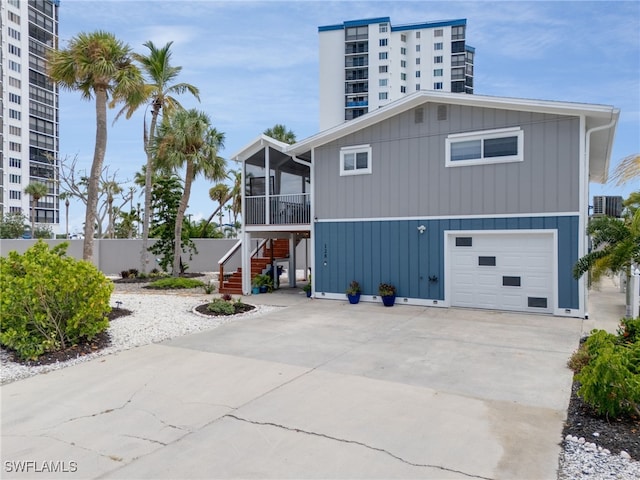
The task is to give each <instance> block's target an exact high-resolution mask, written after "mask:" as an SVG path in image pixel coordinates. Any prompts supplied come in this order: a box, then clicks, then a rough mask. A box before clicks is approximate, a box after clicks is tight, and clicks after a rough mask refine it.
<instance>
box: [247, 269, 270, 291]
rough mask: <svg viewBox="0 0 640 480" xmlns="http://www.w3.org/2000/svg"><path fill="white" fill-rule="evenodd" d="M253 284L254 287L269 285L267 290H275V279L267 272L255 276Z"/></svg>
mask: <svg viewBox="0 0 640 480" xmlns="http://www.w3.org/2000/svg"><path fill="white" fill-rule="evenodd" d="M251 285H253V286H254V287H267V291H269V292H271V291H273V280H272V279H271V277H270V276H269V275H267V274H266V273H262V274H259V275H256V276H255V277H254V278H253V280H252V282H251Z"/></svg>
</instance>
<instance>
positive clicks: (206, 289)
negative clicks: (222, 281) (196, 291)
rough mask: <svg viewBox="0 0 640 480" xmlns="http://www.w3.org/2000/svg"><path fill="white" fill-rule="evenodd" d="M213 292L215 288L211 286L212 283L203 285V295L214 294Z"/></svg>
mask: <svg viewBox="0 0 640 480" xmlns="http://www.w3.org/2000/svg"><path fill="white" fill-rule="evenodd" d="M215 291H216V286H215V285H214V284H213V282H209V283H205V284H204V293H206V294H210V293H214V292H215Z"/></svg>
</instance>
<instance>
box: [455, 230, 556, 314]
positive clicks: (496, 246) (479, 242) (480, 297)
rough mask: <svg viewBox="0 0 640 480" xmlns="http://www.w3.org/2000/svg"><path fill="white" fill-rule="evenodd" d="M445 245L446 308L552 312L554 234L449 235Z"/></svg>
mask: <svg viewBox="0 0 640 480" xmlns="http://www.w3.org/2000/svg"><path fill="white" fill-rule="evenodd" d="M446 241H447V255H448V261H447V264H448V268H449V271H448V272H447V275H448V276H449V281H448V282H447V285H448V287H449V289H450V292H449V294H450V299H451V301H450V304H451V306H457V307H472V308H488V309H494V310H513V311H522V312H543V313H552V312H553V310H554V304H555V294H554V293H555V282H554V272H555V268H554V265H555V258H556V254H555V235H554V232H542V233H540V232H525V231H514V233H511V232H508V233H505V232H504V231H501V232H493V233H492V232H487V231H474V232H451V231H450V232H447V239H446ZM448 296H449V295H448Z"/></svg>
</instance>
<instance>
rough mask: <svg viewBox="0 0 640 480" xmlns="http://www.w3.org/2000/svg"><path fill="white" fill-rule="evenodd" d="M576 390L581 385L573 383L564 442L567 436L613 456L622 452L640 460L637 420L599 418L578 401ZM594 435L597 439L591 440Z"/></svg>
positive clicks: (639, 428) (579, 399) (639, 431)
mask: <svg viewBox="0 0 640 480" xmlns="http://www.w3.org/2000/svg"><path fill="white" fill-rule="evenodd" d="M579 388H580V384H579V383H578V382H575V381H574V382H573V387H572V391H571V400H570V402H569V410H568V412H567V421H566V422H565V426H564V430H563V432H562V433H563V435H562V436H563V438H564V437H566V436H567V435H573V436H575V437H578V438H580V437H584V439H585V440H586V441H587V442H592V443H595V444H596V445H598V446H600V447H602V448H606V449H608V450H609V451H610V452H611V453H612V454H614V455H617V454H619V453H620V451H621V450H624V451H625V452H627V453H628V454H629V455H631V458H633V459H634V460H640V418H638V417H633V416H631V417H627V418H624V419H618V420H616V419H608V418H605V417H602V416H599V415H598V414H597V413H596V412H595V411H594V410H593V408H591V407H590V406H589V405H587V404H586V403H584V402H583V401H582V399H581V398H580V397H578V395H577V392H578V389H579ZM594 433H598V435H597V436H594V435H593V434H594Z"/></svg>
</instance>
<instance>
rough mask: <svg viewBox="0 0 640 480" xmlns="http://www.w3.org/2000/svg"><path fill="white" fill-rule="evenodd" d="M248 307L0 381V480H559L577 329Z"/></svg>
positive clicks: (561, 324)
mask: <svg viewBox="0 0 640 480" xmlns="http://www.w3.org/2000/svg"><path fill="white" fill-rule="evenodd" d="M258 298H264V299H265V300H267V299H269V300H270V301H274V299H278V300H277V301H278V302H280V303H284V304H288V306H286V307H285V308H282V309H280V310H277V311H272V312H270V313H268V314H265V315H264V316H261V317H254V318H247V319H244V320H240V321H237V322H232V323H228V324H226V325H223V326H222V327H220V328H218V329H216V330H212V331H207V332H203V333H198V334H194V335H190V336H185V337H181V338H177V339H174V340H171V341H167V342H165V343H163V344H155V345H148V346H145V347H140V348H137V349H133V350H129V351H126V352H121V353H119V354H115V355H111V356H107V357H101V358H98V359H96V360H93V361H91V362H87V363H84V364H80V365H77V366H74V367H70V368H66V369H63V370H59V371H55V372H52V373H49V374H46V375H39V376H37V377H32V378H29V379H26V380H22V381H18V382H14V383H11V384H8V385H5V386H3V387H2V388H1V392H2V440H3V442H2V462H3V471H2V477H3V478H43V473H38V472H37V471H36V470H38V469H39V471H40V472H41V471H42V467H43V466H45V467H46V468H51V467H50V464H51V465H57V467H58V469H59V470H60V469H66V470H74V471H69V472H67V473H64V472H58V473H55V474H53V473H47V472H45V473H46V475H44V477H46V478H49V477H54V478H76V479H77V478H434V479H435V478H437V479H449V478H491V479H499V478H500V479H515V478H518V479H528V478H530V479H545V478H548V479H552V478H556V470H557V466H558V465H557V461H558V455H559V452H560V446H559V443H560V441H561V432H562V426H563V421H564V419H565V416H566V408H567V405H568V401H569V396H570V388H571V378H572V374H571V371H570V370H568V369H567V368H566V366H565V364H566V361H567V359H568V357H569V356H570V354H571V352H572V351H573V350H574V349H575V348H576V346H577V344H578V339H579V337H580V334H581V328H582V321H581V320H579V319H568V318H554V317H550V316H536V315H524V314H510V313H501V312H482V311H475V310H461V309H437V308H421V307H412V306H402V305H397V306H395V307H393V308H385V307H383V306H382V305H374V304H359V305H349V304H348V302H346V301H345V302H336V301H328V300H327V301H319V300H306V299H301V298H300V296H297V297H294V296H289V297H287V296H286V295H282V296H280V297H278V296H277V295H275V294H274V295H272V296H267V295H263V296H259V297H255V299H256V300H257V299H258ZM19 461H32V462H34V463H35V465H33V464H32V465H31V467H30V468H29V469H28V470H29V473H28V474H27V473H16V472H15V471H10V470H15V469H16V467H19V466H20V465H23V470H24V469H25V468H24V465H25V464H19V463H18V462H19ZM7 462H9V463H7ZM46 462H49V463H46ZM55 462H57V463H55Z"/></svg>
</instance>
